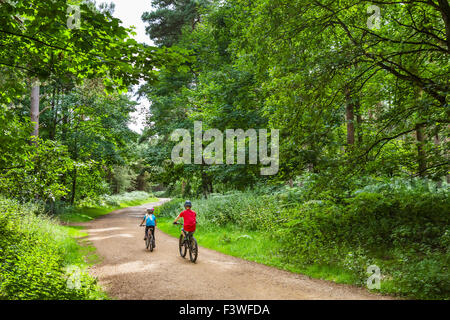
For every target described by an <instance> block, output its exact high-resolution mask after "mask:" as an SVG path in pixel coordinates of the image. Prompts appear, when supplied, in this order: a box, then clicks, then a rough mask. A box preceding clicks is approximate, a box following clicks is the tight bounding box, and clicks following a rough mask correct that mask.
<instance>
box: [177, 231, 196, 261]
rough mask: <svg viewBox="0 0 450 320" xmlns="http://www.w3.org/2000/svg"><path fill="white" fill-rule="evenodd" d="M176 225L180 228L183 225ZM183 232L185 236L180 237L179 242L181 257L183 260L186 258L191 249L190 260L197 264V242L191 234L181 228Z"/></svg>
mask: <svg viewBox="0 0 450 320" xmlns="http://www.w3.org/2000/svg"><path fill="white" fill-rule="evenodd" d="M174 224H176V225H180V226H182V225H183V224H181V223H174ZM181 231H183V234H181V235H180V240H179V242H178V246H179V250H180V256H181V257H183V258H184V257H186V253H187V251H188V249H189V259H190V260H191V262H193V263H195V261H197V257H198V244H197V240H196V239H195V238H194V236H193V234H192V233H191V232H187V231H185V230H184V229H183V228H181Z"/></svg>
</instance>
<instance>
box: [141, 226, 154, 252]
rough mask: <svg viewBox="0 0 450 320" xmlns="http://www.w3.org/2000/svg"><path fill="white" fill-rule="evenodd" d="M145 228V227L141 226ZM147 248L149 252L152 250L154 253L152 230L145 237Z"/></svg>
mask: <svg viewBox="0 0 450 320" xmlns="http://www.w3.org/2000/svg"><path fill="white" fill-rule="evenodd" d="M141 227H145V226H141ZM145 238H146V239H145V247H146V248H147V250H150V252H152V251H153V247H154V243H153V233H152V230H150V229H148V230H147V234H146V235H145Z"/></svg>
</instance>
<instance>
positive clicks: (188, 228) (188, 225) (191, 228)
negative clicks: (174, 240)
mask: <svg viewBox="0 0 450 320" xmlns="http://www.w3.org/2000/svg"><path fill="white" fill-rule="evenodd" d="M191 208H192V203H191V202H190V201H189V200H186V202H185V203H184V209H185V210H184V211H182V212H181V213H180V214H179V215H178V217H177V218H176V219H175V221H174V222H173V224H176V223H177V221H178V220H179V219H181V218H183V229H182V230H184V231H185V232H186V233H187V236H188V237H189V236H191V235H193V234H194V232H195V227H196V225H197V220H196V218H197V214H196V213H195V211H193V210H191Z"/></svg>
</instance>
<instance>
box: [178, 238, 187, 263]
mask: <svg viewBox="0 0 450 320" xmlns="http://www.w3.org/2000/svg"><path fill="white" fill-rule="evenodd" d="M179 249H180V256H182V257H183V258H184V257H186V251H187V250H186V242H184V235H180V241H179Z"/></svg>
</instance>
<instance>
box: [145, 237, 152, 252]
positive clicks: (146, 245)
mask: <svg viewBox="0 0 450 320" xmlns="http://www.w3.org/2000/svg"><path fill="white" fill-rule="evenodd" d="M150 240H151V239H150V235H148V234H147V239H145V248H147V250H148V249H149V248H150Z"/></svg>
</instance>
